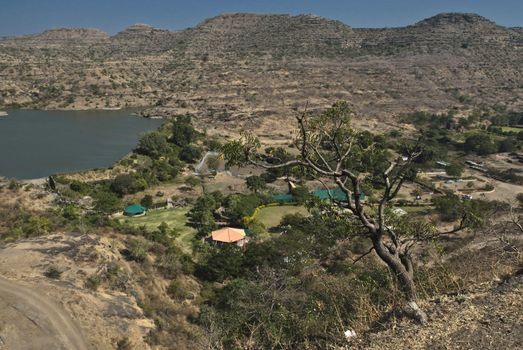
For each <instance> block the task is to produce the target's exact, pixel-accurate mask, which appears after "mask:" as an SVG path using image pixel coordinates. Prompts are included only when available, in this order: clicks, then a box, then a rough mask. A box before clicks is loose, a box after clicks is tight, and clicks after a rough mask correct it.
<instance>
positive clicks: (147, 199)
mask: <svg viewBox="0 0 523 350" xmlns="http://www.w3.org/2000/svg"><path fill="white" fill-rule="evenodd" d="M140 204H141V205H142V206H144V207H145V208H147V209H149V208H152V206H153V196H151V195H150V194H146V195H145V196H143V198H142V199H141V200H140Z"/></svg>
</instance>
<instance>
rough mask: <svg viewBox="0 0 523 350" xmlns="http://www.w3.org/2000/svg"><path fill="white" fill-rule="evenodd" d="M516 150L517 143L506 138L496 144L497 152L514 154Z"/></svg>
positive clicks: (512, 139)
mask: <svg viewBox="0 0 523 350" xmlns="http://www.w3.org/2000/svg"><path fill="white" fill-rule="evenodd" d="M516 149H517V141H516V140H515V139H514V138H512V137H507V138H505V139H503V140H501V141H499V142H498V152H514V151H515V150H516Z"/></svg>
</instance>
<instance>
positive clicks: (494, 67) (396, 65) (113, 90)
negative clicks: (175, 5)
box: [0, 13, 523, 126]
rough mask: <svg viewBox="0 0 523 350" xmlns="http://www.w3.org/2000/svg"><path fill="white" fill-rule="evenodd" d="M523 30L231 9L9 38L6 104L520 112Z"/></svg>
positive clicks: (463, 22)
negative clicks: (165, 23) (370, 24)
mask: <svg viewBox="0 0 523 350" xmlns="http://www.w3.org/2000/svg"><path fill="white" fill-rule="evenodd" d="M522 48H523V30H522V29H521V28H506V27H502V26H499V25H497V24H495V23H493V22H491V21H489V20H488V19H486V18H483V17H481V16H478V15H474V14H460V13H449V14H440V15H437V16H435V17H431V18H428V19H425V20H423V21H421V22H418V23H416V24H415V25H412V26H408V27H404V28H385V29H356V28H351V27H349V26H347V25H345V24H343V23H341V22H338V21H332V20H328V19H325V18H321V17H317V16H310V15H302V16H288V15H255V14H228V15H221V16H218V17H214V18H211V19H208V20H206V21H204V22H202V23H201V24H199V25H197V26H196V27H194V28H189V29H186V30H183V31H178V32H172V31H167V30H162V29H156V28H153V27H150V26H148V25H143V24H139V25H134V26H131V27H129V28H127V29H125V30H124V31H122V32H120V33H118V34H116V35H114V36H112V37H109V36H107V35H106V34H105V33H103V32H100V31H98V30H92V29H57V30H50V31H47V32H44V33H42V34H37V35H31V36H25V37H18V38H4V39H1V40H0V79H1V81H2V84H0V108H5V107H8V106H30V107H38V108H61V109H82V108H104V107H125V106H135V107H148V108H149V107H150V108H152V109H151V110H149V111H148V113H154V114H160V113H163V114H176V113H184V112H192V113H195V114H197V115H199V116H201V117H207V118H208V119H212V120H213V121H221V122H225V123H229V122H231V121H233V122H234V124H235V125H240V126H241V125H244V126H248V125H258V123H259V122H260V120H262V121H264V122H267V123H270V122H271V121H272V120H273V119H277V118H280V117H282V116H286V115H289V114H290V113H291V109H293V108H303V107H304V105H305V104H306V102H307V101H308V103H309V107H310V108H312V109H314V108H323V107H325V106H327V105H330V104H331V103H332V101H334V100H337V99H348V100H350V101H352V102H353V103H354V105H355V107H356V109H357V110H358V111H359V112H360V113H361V114H362V115H365V116H377V117H382V118H388V117H389V116H390V115H391V114H396V113H399V112H403V111H407V110H413V109H416V110H417V109H428V110H436V111H438V110H445V109H448V108H450V107H459V108H463V109H470V108H478V107H487V106H488V107H491V106H493V105H499V106H500V107H501V108H509V109H520V108H521V107H522V106H523V89H522V86H523V76H522V70H521V67H522V66H523V54H522Z"/></svg>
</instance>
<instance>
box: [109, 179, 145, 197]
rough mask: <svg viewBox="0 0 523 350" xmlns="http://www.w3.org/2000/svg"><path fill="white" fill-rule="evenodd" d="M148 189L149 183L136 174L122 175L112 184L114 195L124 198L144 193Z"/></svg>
mask: <svg viewBox="0 0 523 350" xmlns="http://www.w3.org/2000/svg"><path fill="white" fill-rule="evenodd" d="M146 188H147V182H146V181H145V180H144V179H143V178H142V177H139V176H137V175H136V174H120V175H118V176H116V178H115V179H114V180H113V182H112V183H111V186H110V189H111V191H113V192H114V193H116V194H118V195H120V196H123V195H126V194H133V193H136V192H139V191H143V190H145V189H146Z"/></svg>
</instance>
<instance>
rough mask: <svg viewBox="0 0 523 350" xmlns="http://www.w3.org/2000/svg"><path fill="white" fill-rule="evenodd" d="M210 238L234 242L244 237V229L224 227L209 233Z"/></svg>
mask: <svg viewBox="0 0 523 350" xmlns="http://www.w3.org/2000/svg"><path fill="white" fill-rule="evenodd" d="M211 236H212V240H213V241H218V242H225V243H234V242H238V241H241V240H242V239H244V238H245V231H244V230H242V229H239V228H232V227H224V228H221V229H219V230H216V231H212V233H211Z"/></svg>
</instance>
